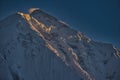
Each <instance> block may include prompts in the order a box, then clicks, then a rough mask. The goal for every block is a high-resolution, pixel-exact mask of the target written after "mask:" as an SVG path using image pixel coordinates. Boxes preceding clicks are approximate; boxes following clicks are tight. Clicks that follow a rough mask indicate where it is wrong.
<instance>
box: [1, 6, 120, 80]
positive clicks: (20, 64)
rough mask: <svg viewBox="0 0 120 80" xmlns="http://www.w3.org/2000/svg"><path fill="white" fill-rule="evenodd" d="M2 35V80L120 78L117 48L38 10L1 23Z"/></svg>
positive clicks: (32, 10) (102, 79) (16, 15)
mask: <svg viewBox="0 0 120 80" xmlns="http://www.w3.org/2000/svg"><path fill="white" fill-rule="evenodd" d="M0 36H1V39H0V47H1V48H0V74H2V76H1V75H0V80H82V79H83V80H119V79H120V77H119V76H120V69H119V66H120V64H119V63H120V52H119V51H118V50H117V49H116V48H115V47H113V46H112V45H111V44H107V43H101V42H95V41H93V40H91V39H90V38H88V37H86V36H85V35H84V34H82V33H80V32H79V31H76V30H74V29H72V28H71V27H69V25H68V24H66V23H64V22H63V21H61V20H58V19H57V18H55V17H53V16H51V15H49V14H47V13H46V12H44V11H42V10H39V9H38V8H32V9H30V10H29V13H23V12H17V14H14V15H12V16H9V17H8V18H6V19H4V20H3V21H0ZM1 64H2V65H1Z"/></svg>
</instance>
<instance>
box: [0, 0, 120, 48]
mask: <svg viewBox="0 0 120 80" xmlns="http://www.w3.org/2000/svg"><path fill="white" fill-rule="evenodd" d="M30 7H38V8H41V9H42V10H44V11H46V12H48V13H50V14H51V15H53V16H55V17H57V18H59V19H61V20H63V21H64V22H66V23H68V24H70V25H71V26H72V27H73V28H75V29H77V30H79V31H81V32H82V33H84V34H86V35H87V36H89V37H90V38H92V39H93V40H96V41H102V42H109V43H112V44H114V45H116V46H117V47H119V49H120V0H0V19H2V18H4V17H5V16H7V15H9V14H12V13H14V12H17V11H27V9H29V8H30Z"/></svg>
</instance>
